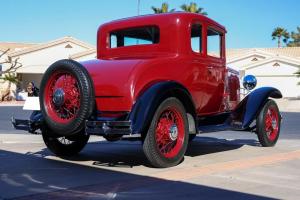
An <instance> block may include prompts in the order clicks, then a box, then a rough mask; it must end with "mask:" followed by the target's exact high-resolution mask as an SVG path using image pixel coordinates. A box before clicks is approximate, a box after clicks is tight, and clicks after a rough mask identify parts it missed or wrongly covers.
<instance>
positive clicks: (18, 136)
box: [0, 106, 300, 199]
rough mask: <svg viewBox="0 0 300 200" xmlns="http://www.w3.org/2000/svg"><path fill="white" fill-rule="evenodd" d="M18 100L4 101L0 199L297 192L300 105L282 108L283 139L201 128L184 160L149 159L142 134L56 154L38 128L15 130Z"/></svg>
mask: <svg viewBox="0 0 300 200" xmlns="http://www.w3.org/2000/svg"><path fill="white" fill-rule="evenodd" d="M29 114H30V113H29V112H25V111H22V108H21V107H20V106H13V107H6V106H0V199H171V198H176V199H217V198H222V199H299V196H300V170H299V168H300V135H299V128H300V124H299V122H300V112H292V111H290V112H283V113H282V115H283V123H282V130H281V135H280V138H279V141H278V143H277V145H276V146H275V147H273V148H263V147H260V145H259V143H258V142H257V138H256V135H255V134H251V133H244V132H232V131H226V132H219V133H211V134H202V135H199V136H198V137H197V138H196V139H195V140H194V141H193V142H192V143H191V144H190V145H189V149H188V151H187V153H186V156H185V159H184V162H183V163H181V164H180V165H178V166H176V167H173V168H168V169H154V168H151V167H149V166H148V164H147V162H146V158H145V157H144V155H143V152H142V148H141V143H140V142H138V141H135V142H131V141H119V142H113V143H110V142H106V141H104V140H103V139H102V138H100V137H92V138H91V139H90V142H89V144H88V145H87V146H86V148H85V149H84V150H83V151H82V152H81V154H80V155H78V156H76V157H72V158H68V159H60V158H57V157H55V156H53V155H52V154H51V153H50V152H49V151H48V150H47V149H46V148H45V146H44V144H43V141H42V138H41V136H40V135H29V134H26V133H24V132H22V131H16V130H13V129H12V128H11V126H10V122H9V119H10V117H11V115H15V116H17V117H26V116H28V115H29Z"/></svg>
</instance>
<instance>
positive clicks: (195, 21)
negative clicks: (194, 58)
mask: <svg viewBox="0 0 300 200" xmlns="http://www.w3.org/2000/svg"><path fill="white" fill-rule="evenodd" d="M195 24H199V25H200V27H201V38H200V39H201V41H200V44H201V45H200V44H199V47H201V49H200V50H201V51H200V52H196V51H194V50H193V47H192V28H193V25H195ZM204 33H205V32H204V24H203V23H202V22H201V21H199V20H193V21H192V22H191V23H190V28H189V46H190V49H191V52H192V53H193V54H195V55H198V56H199V55H201V56H203V55H204V52H205V44H204V36H205V35H204Z"/></svg>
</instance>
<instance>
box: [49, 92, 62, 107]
mask: <svg viewBox="0 0 300 200" xmlns="http://www.w3.org/2000/svg"><path fill="white" fill-rule="evenodd" d="M52 100H53V103H54V105H55V106H57V107H60V106H62V105H63V104H64V102H65V92H64V90H63V89H61V88H58V89H56V90H55V92H54V95H53V99H52Z"/></svg>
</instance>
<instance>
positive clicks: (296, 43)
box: [287, 26, 300, 47]
mask: <svg viewBox="0 0 300 200" xmlns="http://www.w3.org/2000/svg"><path fill="white" fill-rule="evenodd" d="M291 38H292V41H290V42H289V43H288V44H287V45H288V47H300V26H299V27H297V32H292V33H291Z"/></svg>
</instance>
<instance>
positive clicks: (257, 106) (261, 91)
mask: <svg viewBox="0 0 300 200" xmlns="http://www.w3.org/2000/svg"><path fill="white" fill-rule="evenodd" d="M269 97H272V98H276V99H280V98H282V94H281V92H280V91H279V90H278V89H276V88H273V87H262V88H258V89H256V90H254V91H252V92H251V93H250V94H249V95H247V96H246V97H245V98H244V99H243V100H242V101H241V102H240V103H239V105H238V106H237V108H236V109H235V110H234V111H233V112H232V122H233V123H234V124H235V126H238V128H239V129H247V128H249V126H250V124H251V123H252V122H253V121H254V120H255V119H256V117H257V116H258V114H259V113H260V111H261V109H262V107H263V106H264V105H265V103H266V101H267V100H268V98H269Z"/></svg>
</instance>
